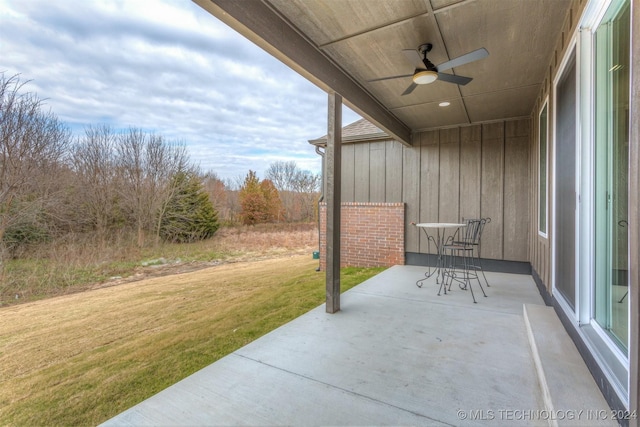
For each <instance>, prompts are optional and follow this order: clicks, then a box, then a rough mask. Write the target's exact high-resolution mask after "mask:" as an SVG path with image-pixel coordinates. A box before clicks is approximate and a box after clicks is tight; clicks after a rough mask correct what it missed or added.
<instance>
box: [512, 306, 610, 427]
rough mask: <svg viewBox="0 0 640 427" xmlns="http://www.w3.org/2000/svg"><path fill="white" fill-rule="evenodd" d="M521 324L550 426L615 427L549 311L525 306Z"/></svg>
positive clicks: (607, 407)
mask: <svg viewBox="0 0 640 427" xmlns="http://www.w3.org/2000/svg"><path fill="white" fill-rule="evenodd" d="M523 307H524V320H525V324H526V327H527V334H528V336H529V344H530V346H531V352H532V356H533V360H534V363H535V366H536V371H537V373H538V380H539V382H540V387H541V388H542V394H543V397H544V402H545V406H546V410H547V411H548V413H549V415H550V416H549V425H551V426H616V425H618V424H617V422H616V421H614V420H612V417H611V411H610V409H609V405H608V404H607V402H606V400H605V399H604V396H603V395H602V393H601V392H600V389H599V388H598V386H597V384H596V382H595V380H594V379H593V377H592V376H591V373H590V372H589V369H588V368H587V366H586V364H585V363H584V360H583V359H582V356H580V353H579V352H578V349H577V348H576V346H575V344H574V343H573V341H572V340H571V338H570V337H569V334H567V332H566V330H565V329H564V326H563V325H562V323H561V322H560V319H559V318H558V315H557V314H556V312H555V310H554V309H553V307H547V306H543V305H534V304H525V305H524V306H523Z"/></svg>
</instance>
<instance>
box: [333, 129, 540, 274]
mask: <svg viewBox="0 0 640 427" xmlns="http://www.w3.org/2000/svg"><path fill="white" fill-rule="evenodd" d="M414 141H415V143H414V145H413V146H411V147H408V146H404V145H402V144H401V143H399V142H397V141H394V140H391V139H390V140H385V141H375V142H358V143H353V144H345V145H344V147H343V149H342V178H343V180H342V201H343V202H371V203H397V202H404V203H405V205H406V207H405V250H406V251H407V252H416V253H427V252H429V251H430V252H434V250H433V245H431V248H430V250H429V246H428V244H427V242H426V239H425V237H424V234H421V233H419V230H418V229H417V228H416V227H414V226H413V225H411V224H412V223H419V222H459V221H462V220H463V218H477V217H490V218H491V222H490V223H489V224H488V225H487V226H486V228H485V234H484V235H483V243H482V253H481V256H482V257H483V258H491V259H498V260H509V261H523V262H528V261H529V244H530V238H529V233H530V232H531V224H530V222H531V221H530V218H531V209H530V200H531V193H530V192H531V191H532V188H533V187H532V184H531V173H530V169H531V167H532V162H531V159H530V157H531V154H532V150H531V120H530V119H519V120H510V121H504V122H495V123H487V124H481V125H470V126H463V127H456V128H448V129H440V130H432V131H426V132H422V133H420V134H418V135H416V136H415V138H414Z"/></svg>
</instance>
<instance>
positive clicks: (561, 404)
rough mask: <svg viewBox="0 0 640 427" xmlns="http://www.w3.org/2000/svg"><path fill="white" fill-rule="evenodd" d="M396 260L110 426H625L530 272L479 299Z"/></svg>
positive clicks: (503, 277) (496, 277)
mask: <svg viewBox="0 0 640 427" xmlns="http://www.w3.org/2000/svg"><path fill="white" fill-rule="evenodd" d="M424 272H425V267H419V266H394V267H391V268H390V269H388V270H386V271H384V272H383V273H381V274H379V275H377V276H376V277H373V278H372V279H369V280H368V281H366V282H364V283H362V284H361V285H359V286H357V287H355V288H353V289H351V290H349V291H347V292H345V293H344V294H343V295H342V304H341V306H342V307H341V311H340V312H338V313H336V314H333V315H330V314H327V313H326V312H325V307H324V305H323V306H320V307H317V308H316V309H314V310H312V311H310V312H308V313H306V314H305V315H303V316H301V317H299V318H297V319H295V320H293V321H292V322H290V323H288V324H286V325H284V326H282V327H280V328H279V329H276V330H275V331H273V332H271V333H270V334H268V335H266V336H264V337H262V338H260V339H258V340H256V341H254V342H252V343H251V344H249V345H247V346H245V347H243V348H241V349H239V350H238V351H236V352H234V353H232V354H230V355H229V356H227V357H225V358H223V359H221V360H219V361H218V362H216V363H214V364H212V365H210V366H208V367H206V368H204V369H202V370H201V371H199V372H197V373H195V374H193V375H192V376H190V377H188V378H186V379H184V380H183V381H180V382H179V383H177V384H175V385H173V386H171V387H169V388H168V389H166V390H164V391H162V392H160V393H159V394H157V395H155V396H153V397H151V398H149V399H148V400H146V401H144V402H142V403H140V404H138V405H137V406H135V407H133V408H131V409H129V410H128V411H126V412H124V413H122V414H120V415H118V416H117V417H115V418H113V419H111V420H109V421H107V422H106V423H104V425H106V426H110V425H114V426H115V425H118V426H125V425H136V426H139V425H429V426H433V425H477V424H488V423H491V424H494V423H502V424H514V423H517V424H520V425H581V426H584V425H616V423H615V422H614V421H612V419H611V412H610V410H609V407H608V405H607V403H606V401H605V400H604V398H603V396H602V394H601V393H600V391H599V390H598V388H597V386H596V383H595V381H594V380H593V378H592V377H591V375H589V374H588V371H587V368H586V366H585V364H584V362H583V361H582V358H581V357H580V356H579V354H578V352H577V350H576V348H575V346H574V344H573V342H572V341H571V339H570V338H569V336H568V335H567V333H566V332H565V331H564V329H563V328H561V327H559V325H558V323H559V320H558V318H557V316H556V315H555V313H554V310H553V308H551V307H547V306H545V304H544V302H543V300H542V298H541V297H540V293H539V291H538V289H537V288H536V285H535V283H534V281H533V279H532V277H531V276H528V275H518V274H506V273H488V279H489V281H490V283H491V287H490V288H488V289H487V293H488V297H487V298H483V297H481V298H480V299H479V301H478V303H477V304H473V302H472V300H471V295H469V293H468V292H467V291H464V290H461V289H459V288H457V287H455V286H454V287H453V288H452V291H451V292H450V293H448V294H447V295H442V296H437V288H438V285H437V284H436V283H435V279H434V278H430V279H429V280H427V281H426V283H425V285H424V286H423V287H422V288H418V287H417V286H416V285H415V282H416V280H418V279H420V278H422V277H424V276H423V275H424Z"/></svg>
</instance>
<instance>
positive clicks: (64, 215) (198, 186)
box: [0, 74, 320, 273]
mask: <svg viewBox="0 0 640 427" xmlns="http://www.w3.org/2000/svg"><path fill="white" fill-rule="evenodd" d="M24 84H25V83H23V82H21V81H20V79H19V77H18V76H12V77H8V78H7V77H5V75H4V74H0V273H1V271H2V266H3V265H4V263H3V261H4V260H6V259H7V258H8V257H10V256H19V255H20V251H21V250H22V249H24V248H26V247H28V246H29V245H32V244H37V243H39V242H45V241H48V240H51V239H55V238H59V237H60V236H68V235H70V234H74V233H75V234H86V233H90V234H92V235H94V236H95V238H96V239H99V240H108V239H109V237H110V236H112V235H113V234H114V232H118V233H129V234H130V235H131V236H132V239H133V240H135V242H136V244H137V245H138V246H144V245H147V244H149V243H153V244H155V243H158V242H160V241H172V242H190V241H195V240H198V239H203V238H207V237H210V236H212V235H213V234H214V233H215V232H216V230H217V229H218V227H219V226H220V224H238V223H243V224H256V223H261V222H273V221H288V222H291V221H310V220H313V219H314V218H315V214H316V212H315V202H316V201H317V197H318V188H319V185H320V177H319V175H317V174H313V173H311V172H308V171H302V170H300V169H299V168H298V167H297V165H296V163H295V162H282V161H278V162H275V163H273V164H272V165H271V166H270V167H269V169H268V170H267V173H266V177H265V179H263V180H262V181H261V180H259V179H258V177H257V176H256V173H255V172H254V171H251V170H250V171H249V172H248V174H247V175H246V176H245V177H238V178H237V179H236V180H235V181H232V180H222V179H220V178H219V177H218V176H217V174H216V173H215V172H212V171H210V172H206V173H203V172H202V171H200V169H199V167H197V166H196V165H195V164H194V163H193V162H192V161H191V160H190V158H189V155H188V152H187V149H186V146H185V145H184V144H183V143H180V142H176V141H168V140H166V139H165V138H164V137H163V136H161V135H157V134H155V133H150V132H146V131H143V130H141V129H138V128H129V129H126V130H115V129H113V128H112V127H110V126H108V125H89V126H87V127H85V129H84V134H83V135H81V136H76V137H74V136H73V135H72V133H71V131H70V130H69V128H68V127H67V126H66V125H65V124H64V123H63V122H61V121H60V120H59V119H58V118H57V116H56V115H55V114H54V113H53V112H51V111H47V110H45V108H44V104H43V101H42V100H41V99H39V98H38V97H37V96H36V95H35V94H33V93H30V92H25V91H24V90H23V89H24Z"/></svg>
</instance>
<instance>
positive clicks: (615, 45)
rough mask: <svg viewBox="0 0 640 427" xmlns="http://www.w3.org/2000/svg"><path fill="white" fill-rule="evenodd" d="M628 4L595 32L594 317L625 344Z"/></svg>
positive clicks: (615, 8)
mask: <svg viewBox="0 0 640 427" xmlns="http://www.w3.org/2000/svg"><path fill="white" fill-rule="evenodd" d="M629 23H630V14H629V2H628V1H617V2H613V3H612V5H611V6H610V7H609V9H608V10H607V13H606V14H605V17H604V19H603V21H602V23H601V24H600V25H599V26H598V29H597V31H596V34H595V43H596V56H595V57H596V61H595V76H596V79H595V83H596V88H595V93H596V112H595V113H596V129H595V131H596V143H595V150H596V152H595V159H596V160H595V168H596V170H595V194H594V200H595V212H594V214H595V238H596V245H595V246H596V252H595V256H596V262H595V278H596V282H595V307H594V308H595V319H596V321H597V322H598V324H599V325H600V326H602V328H603V329H605V330H606V331H608V332H609V333H610V335H611V337H612V338H613V339H614V341H616V342H617V343H618V344H619V345H620V347H621V348H623V349H625V350H626V349H627V347H628V322H629V298H628V296H627V291H628V289H629V288H628V274H627V272H628V227H627V212H628V200H627V198H628V189H627V183H628V177H629V37H630V32H629Z"/></svg>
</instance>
